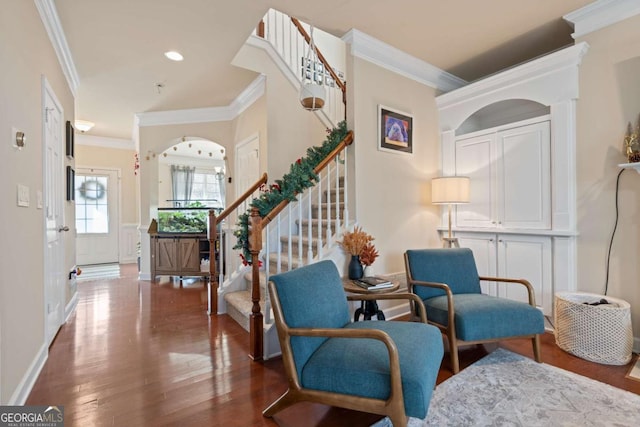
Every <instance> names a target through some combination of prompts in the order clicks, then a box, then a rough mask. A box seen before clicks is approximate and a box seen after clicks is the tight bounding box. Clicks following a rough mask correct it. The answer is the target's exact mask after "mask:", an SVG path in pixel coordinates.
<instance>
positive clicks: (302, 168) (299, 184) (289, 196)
mask: <svg viewBox="0 0 640 427" xmlns="http://www.w3.org/2000/svg"><path fill="white" fill-rule="evenodd" d="M327 133H328V135H327V138H326V139H325V141H324V142H323V143H322V145H320V146H319V147H309V148H308V149H307V156H306V157H302V158H300V159H298V160H296V162H295V163H293V164H291V167H290V168H289V172H288V173H286V174H285V175H284V176H283V177H282V179H277V180H276V181H275V183H273V184H271V185H270V186H269V187H268V188H267V187H266V186H263V188H262V189H261V191H262V194H260V196H259V197H257V198H255V199H253V201H252V202H251V203H250V205H249V206H250V207H249V209H247V211H246V212H245V213H243V214H241V215H240V216H239V217H238V222H237V226H238V228H237V229H236V231H235V232H234V233H233V234H234V235H235V236H236V238H237V243H236V245H235V246H234V247H233V249H242V253H241V254H240V257H241V258H242V262H243V263H244V265H248V264H251V252H250V251H249V216H250V215H251V208H254V207H255V208H257V209H258V212H259V213H260V217H262V218H264V217H265V216H266V215H267V214H268V213H269V212H271V211H272V210H273V208H275V207H276V206H278V205H279V204H280V203H281V202H282V201H283V200H289V201H291V202H293V201H296V200H297V196H298V194H300V193H302V192H303V191H304V190H305V189H307V188H309V187H313V186H314V185H315V183H316V182H317V180H318V175H317V174H316V173H315V172H314V171H313V170H314V169H315V168H316V166H318V165H319V164H320V162H322V161H323V160H324V159H325V158H326V157H327V156H328V155H329V154H330V153H331V152H332V151H333V150H334V149H335V148H336V147H337V146H338V144H340V142H341V141H342V140H343V139H344V138H345V137H346V136H347V133H348V131H347V123H346V122H345V121H342V122H340V123H338V126H337V127H335V128H333V129H327Z"/></svg>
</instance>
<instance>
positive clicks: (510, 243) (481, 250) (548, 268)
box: [456, 232, 553, 315]
mask: <svg viewBox="0 0 640 427" xmlns="http://www.w3.org/2000/svg"><path fill="white" fill-rule="evenodd" d="M456 236H457V237H458V239H459V241H460V246H462V247H467V248H470V249H471V250H472V251H473V255H474V258H475V260H476V266H477V268H478V274H479V275H480V276H486V277H509V278H513V279H526V280H528V281H529V282H530V283H531V285H532V286H533V289H534V295H535V299H536V305H537V306H538V308H540V309H541V310H542V311H543V312H544V314H545V315H551V307H552V299H553V294H552V292H551V290H552V282H553V275H552V266H553V264H552V253H551V248H552V238H551V237H549V236H538V235H525V234H509V233H503V234H493V233H465V232H458V233H456ZM482 292H483V293H486V294H489V295H493V296H498V297H503V298H510V299H514V300H516V301H522V302H529V297H528V294H527V292H526V289H525V288H524V287H523V286H520V285H514V284H512V283H511V284H508V283H499V282H482Z"/></svg>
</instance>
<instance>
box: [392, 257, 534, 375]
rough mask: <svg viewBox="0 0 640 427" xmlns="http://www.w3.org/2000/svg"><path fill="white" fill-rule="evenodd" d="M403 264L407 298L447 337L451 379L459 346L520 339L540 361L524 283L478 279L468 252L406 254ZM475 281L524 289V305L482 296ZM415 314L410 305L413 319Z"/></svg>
mask: <svg viewBox="0 0 640 427" xmlns="http://www.w3.org/2000/svg"><path fill="white" fill-rule="evenodd" d="M404 259H405V266H406V270H407V285H408V287H409V292H412V293H415V294H416V295H418V296H419V297H420V299H422V302H423V303H424V306H425V308H426V310H427V318H428V320H429V323H431V324H433V325H436V326H437V327H439V328H440V329H441V330H442V331H443V333H445V334H446V336H447V340H448V342H449V350H450V352H451V369H452V370H453V373H454V374H457V373H458V371H459V370H460V366H459V361H458V346H459V345H466V344H479V343H484V342H490V341H500V340H504V339H507V338H524V337H526V338H531V340H532V343H533V353H534V357H535V359H536V361H537V362H540V361H541V357H540V336H539V334H541V333H543V332H544V317H543V315H542V312H541V311H540V310H538V309H537V308H536V303H535V296H534V294H533V287H532V286H531V284H530V283H529V282H528V281H526V280H524V279H506V278H499V277H480V276H478V270H477V269H476V264H475V261H474V259H473V252H471V249H468V248H457V249H420V250H408V251H406V252H405V255H404ZM481 280H487V281H492V282H505V283H507V284H508V285H518V286H525V287H526V288H527V292H528V294H529V303H528V304H527V303H524V302H518V301H513V300H510V299H506V298H498V297H493V296H490V295H486V294H482V293H481V290H480V281H481ZM419 310H420V308H419V306H414V305H412V312H413V314H414V315H415V314H417V312H418V311H419Z"/></svg>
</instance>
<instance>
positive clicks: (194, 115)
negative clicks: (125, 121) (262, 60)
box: [134, 75, 265, 127]
mask: <svg viewBox="0 0 640 427" xmlns="http://www.w3.org/2000/svg"><path fill="white" fill-rule="evenodd" d="M264 90H265V76H264V75H260V76H258V77H257V78H256V79H255V80H254V81H253V82H251V84H249V86H247V87H246V88H245V90H243V91H242V93H240V95H238V97H237V98H236V99H234V100H233V101H232V102H231V104H229V105H227V106H226V107H206V108H190V109H185V110H166V111H151V112H146V113H136V115H135V119H134V124H135V125H137V126H139V127H145V126H162V125H180V124H189V123H208V122H226V121H230V120H233V119H235V118H236V117H238V115H240V114H241V113H242V112H243V111H244V110H246V109H247V108H249V107H250V106H251V104H253V103H254V102H256V101H257V100H258V99H259V98H260V97H261V96H262V95H264Z"/></svg>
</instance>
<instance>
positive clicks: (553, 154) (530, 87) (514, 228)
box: [436, 42, 588, 315]
mask: <svg viewBox="0 0 640 427" xmlns="http://www.w3.org/2000/svg"><path fill="white" fill-rule="evenodd" d="M587 50H588V45H587V44H586V43H584V42H583V43H578V44H576V45H574V46H571V47H567V48H565V49H562V50H559V51H556V52H553V53H550V54H548V55H545V56H543V57H539V58H536V59H534V60H532V61H530V62H527V63H524V64H521V65H518V66H516V67H513V68H510V69H508V70H505V71H504V72H502V73H496V74H494V75H492V76H489V77H487V78H485V79H481V80H478V81H476V82H473V83H470V84H469V85H467V86H464V87H461V88H459V89H456V90H453V91H451V92H448V93H445V94H442V95H439V96H438V97H437V98H436V104H437V106H438V113H439V125H440V138H441V149H442V152H441V155H442V158H441V167H442V168H441V171H440V175H442V176H451V175H465V176H469V177H470V183H471V203H469V204H468V205H457V206H456V211H455V214H454V217H453V221H454V224H453V227H454V229H453V232H454V233H455V235H456V237H458V239H459V242H460V246H466V247H469V248H471V249H472V250H473V253H474V257H475V259H476V264H477V266H478V272H479V273H480V275H483V276H500V277H511V278H524V279H527V280H528V281H529V282H531V284H532V285H533V287H534V289H535V297H536V305H537V306H538V307H540V308H541V309H542V311H543V312H544V313H545V314H547V315H549V314H551V313H552V311H553V294H554V293H555V292H560V291H569V292H572V291H575V290H576V289H577V273H576V268H577V267H576V266H577V262H576V237H577V213H576V212H577V209H576V205H577V198H576V179H575V175H576V164H575V158H576V155H575V153H576V149H577V140H576V118H575V114H576V100H577V99H578V81H579V78H578V77H579V76H578V71H579V66H580V63H581V61H582V57H583V56H584V55H585V54H586V52H587ZM441 213H442V219H443V222H442V224H443V225H442V227H441V228H440V230H441V231H442V230H445V227H444V224H445V223H446V216H447V215H446V211H444V212H441ZM483 287H484V291H485V292H487V293H489V294H493V295H499V296H505V297H508V298H513V299H517V300H525V294H524V292H523V291H515V289H517V287H514V286H510V285H503V284H499V285H498V284H496V283H489V284H486V285H483ZM511 289H514V291H511Z"/></svg>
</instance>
